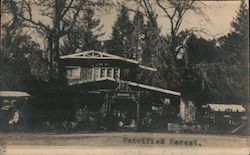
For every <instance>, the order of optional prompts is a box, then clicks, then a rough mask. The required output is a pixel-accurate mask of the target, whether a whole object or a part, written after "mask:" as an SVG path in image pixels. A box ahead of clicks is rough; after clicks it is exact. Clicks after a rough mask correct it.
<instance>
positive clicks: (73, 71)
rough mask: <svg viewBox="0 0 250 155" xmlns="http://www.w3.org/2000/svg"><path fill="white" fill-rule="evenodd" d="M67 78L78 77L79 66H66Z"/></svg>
mask: <svg viewBox="0 0 250 155" xmlns="http://www.w3.org/2000/svg"><path fill="white" fill-rule="evenodd" d="M66 68H67V78H69V79H79V78H80V71H81V68H80V67H77V66H67V67H66Z"/></svg>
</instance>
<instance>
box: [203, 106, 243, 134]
mask: <svg viewBox="0 0 250 155" xmlns="http://www.w3.org/2000/svg"><path fill="white" fill-rule="evenodd" d="M202 108H203V118H204V119H203V122H202V123H204V124H206V125H207V127H208V129H209V130H210V131H214V132H223V133H225V131H227V132H231V131H233V130H234V129H236V128H238V127H239V126H241V125H242V124H244V123H245V122H246V120H247V118H246V116H247V115H246V109H245V108H244V107H243V106H242V105H241V104H229V103H228V104H226V103H210V104H206V105H203V106H202Z"/></svg>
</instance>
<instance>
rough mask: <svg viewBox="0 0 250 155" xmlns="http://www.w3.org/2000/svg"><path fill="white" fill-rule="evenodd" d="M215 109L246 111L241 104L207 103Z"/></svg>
mask: <svg viewBox="0 0 250 155" xmlns="http://www.w3.org/2000/svg"><path fill="white" fill-rule="evenodd" d="M207 106H208V107H210V108H211V109H212V110H213V111H221V112H225V111H228V112H245V111H246V110H245V108H244V107H243V106H242V105H240V104H207Z"/></svg>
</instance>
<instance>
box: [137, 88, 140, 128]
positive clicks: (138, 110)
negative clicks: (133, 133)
mask: <svg viewBox="0 0 250 155" xmlns="http://www.w3.org/2000/svg"><path fill="white" fill-rule="evenodd" d="M139 124H140V92H138V100H137V102H136V130H137V131H138V130H139Z"/></svg>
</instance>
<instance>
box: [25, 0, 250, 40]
mask: <svg viewBox="0 0 250 155" xmlns="http://www.w3.org/2000/svg"><path fill="white" fill-rule="evenodd" d="M204 3H205V5H206V7H203V8H202V9H203V12H204V13H205V15H206V16H207V17H208V19H209V20H206V19H204V18H203V17H202V16H200V15H197V14H194V13H192V12H187V14H186V15H185V16H184V20H183V23H182V26H181V29H182V30H183V29H190V28H195V29H196V30H200V29H203V32H205V33H199V34H198V35H200V36H202V37H204V38H207V39H213V38H218V37H220V36H223V35H225V34H227V33H228V32H230V30H231V22H232V21H233V18H234V17H235V16H236V11H237V10H238V9H239V6H240V1H239V0H233V1H229V0H224V1H211V0H209V1H204ZM247 3H248V1H247ZM125 4H126V5H127V7H129V8H132V9H133V10H136V3H134V2H131V1H130V2H126V3H125ZM38 10H39V9H36V8H33V11H34V12H33V13H34V16H33V17H34V18H36V19H37V20H42V22H43V23H46V19H45V18H43V17H41V16H40V17H39V13H38ZM118 12H119V10H118V9H117V8H110V10H109V11H103V12H100V11H99V12H97V13H96V17H97V18H100V21H101V24H102V25H103V29H102V32H104V33H105V34H104V35H103V36H102V37H101V38H99V40H106V39H110V37H111V33H112V26H113V24H114V22H115V21H116V19H117V14H118ZM156 12H157V14H158V23H159V26H160V28H161V32H162V34H163V35H165V34H166V33H167V32H168V31H169V25H170V24H169V23H168V20H167V19H166V18H165V17H164V16H163V13H162V12H161V11H160V10H159V9H158V10H157V9H156ZM133 14H134V12H133V13H131V16H130V18H131V20H132V18H133ZM28 33H29V34H32V36H33V38H34V39H35V40H36V41H38V42H41V41H42V40H41V39H42V38H41V36H39V35H35V33H36V32H35V30H31V29H28Z"/></svg>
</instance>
